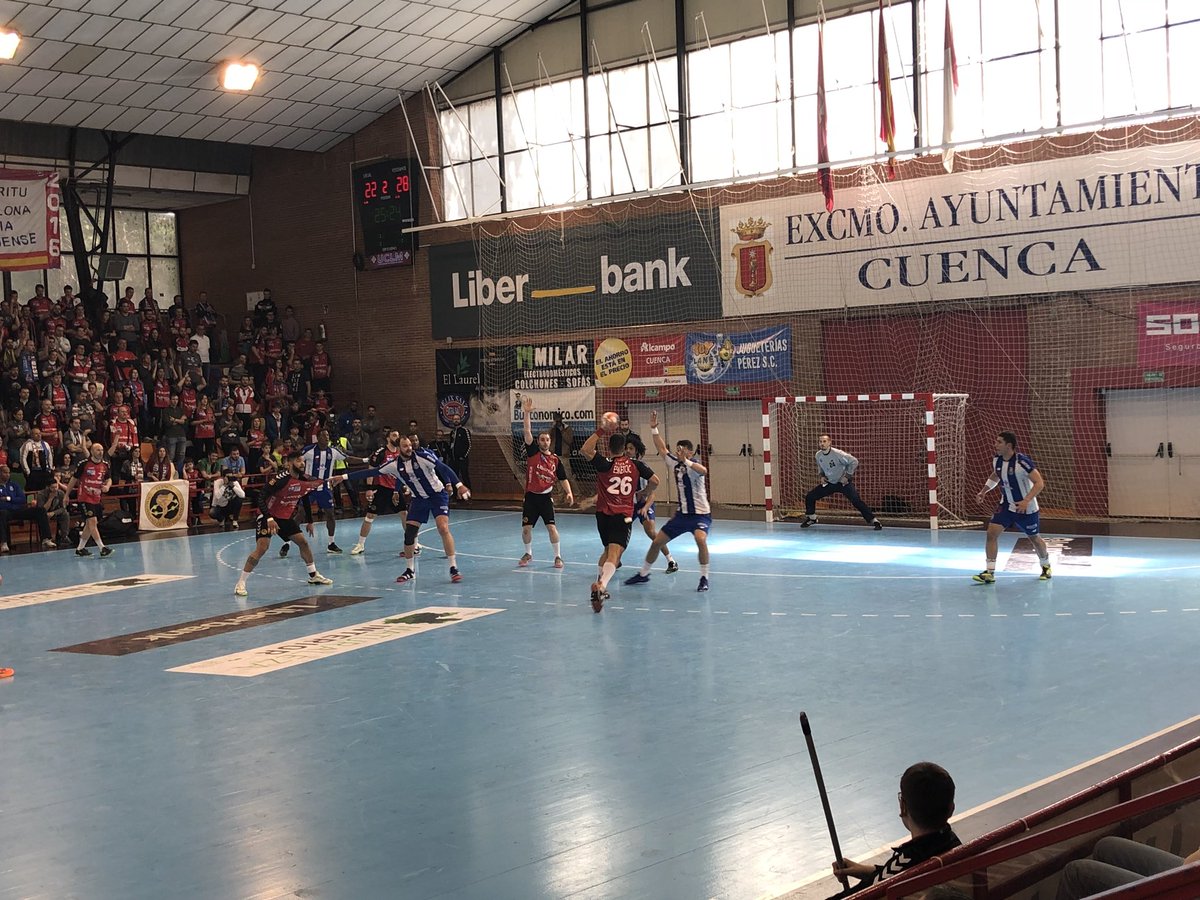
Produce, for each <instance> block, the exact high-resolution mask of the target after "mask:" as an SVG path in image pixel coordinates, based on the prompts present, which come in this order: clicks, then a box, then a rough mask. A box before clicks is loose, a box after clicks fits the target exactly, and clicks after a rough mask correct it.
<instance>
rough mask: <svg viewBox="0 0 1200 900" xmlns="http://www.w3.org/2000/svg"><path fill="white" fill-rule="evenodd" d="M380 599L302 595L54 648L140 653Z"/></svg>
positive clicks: (106, 653) (110, 653)
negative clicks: (203, 617) (296, 597)
mask: <svg viewBox="0 0 1200 900" xmlns="http://www.w3.org/2000/svg"><path fill="white" fill-rule="evenodd" d="M378 599H379V598H378V597H341V596H337V595H336V594H321V595H318V596H315V597H300V598H298V599H296V600H287V601H284V602H283V603H272V604H271V605H270V606H259V607H255V608H254V609H247V610H242V611H241V612H235V613H223V614H222V615H219V616H209V617H208V618H207V619H193V620H192V621H190V622H180V623H179V624H178V625H164V626H162V627H161V628H151V629H149V630H148V631H136V632H134V633H132V634H118V635H116V636H115V637H108V638H100V639H99V640H95V641H88V642H86V643H83V644H73V645H72V646H70V647H55V648H54V652H55V653H94V654H96V655H98V656H125V655H126V654H128V653H140V652H141V651H142V650H153V649H154V648H155V647H170V646H171V645H172V644H182V643H184V642H185V641H194V640H197V639H199V638H206V637H212V636H213V635H217V634H227V633H228V632H230V631H241V630H242V629H243V628H253V627H255V626H256V625H269V624H270V623H272V622H279V621H282V620H285V619H295V618H299V617H300V616H311V615H313V614H314V613H319V612H326V611H328V610H331V609H341V608H342V607H343V606H353V605H354V604H356V603H366V602H367V601H369V600H378Z"/></svg>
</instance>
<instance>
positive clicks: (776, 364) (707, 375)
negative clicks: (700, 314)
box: [687, 325, 792, 384]
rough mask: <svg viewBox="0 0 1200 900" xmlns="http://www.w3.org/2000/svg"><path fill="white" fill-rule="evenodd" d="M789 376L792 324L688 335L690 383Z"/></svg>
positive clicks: (725, 382) (782, 379)
mask: <svg viewBox="0 0 1200 900" xmlns="http://www.w3.org/2000/svg"><path fill="white" fill-rule="evenodd" d="M791 377H792V327H791V326H790V325H784V326H782V327H779V328H762V329H759V330H758V331H745V332H732V333H729V334H723V333H721V332H713V333H709V332H692V333H689V334H688V336H687V378H688V383H689V384H733V383H738V384H745V383H747V382H759V381H787V380H789V379H790V378H791Z"/></svg>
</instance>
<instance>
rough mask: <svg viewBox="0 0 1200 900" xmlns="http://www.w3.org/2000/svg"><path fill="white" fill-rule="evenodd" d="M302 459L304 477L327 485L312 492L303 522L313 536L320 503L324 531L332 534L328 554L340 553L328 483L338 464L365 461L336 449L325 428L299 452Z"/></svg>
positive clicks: (306, 501) (306, 504) (305, 503)
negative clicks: (316, 512) (314, 512)
mask: <svg viewBox="0 0 1200 900" xmlns="http://www.w3.org/2000/svg"><path fill="white" fill-rule="evenodd" d="M300 457H301V459H303V460H304V474H305V475H307V476H308V477H309V478H318V479H320V480H321V481H324V482H327V483H326V485H325V487H323V488H321V489H320V490H317V491H313V492H312V493H311V494H309V495H307V496H306V497H305V498H304V521H305V529H306V530H307V531H308V534H309V536H310V537H311V536H312V535H313V534H314V533H315V532H316V528H315V526H314V525H313V515H312V504H313V503H316V504H317V509H319V510H321V511H322V512H324V513H325V530H326V531H327V532H329V546H328V547H327V548H326V550H327V551H328V552H329V553H341V552H342V548H341V547H339V546H338V545H337V544H336V543H335V542H334V540H333V536H334V532H335V531H336V529H337V520H336V519H335V518H334V515H333V512H334V510H333V493H332V492H331V491H330V490H329V485H328V481H329V479H330V478H332V477H333V466H334V463H336V462H339V461H340V462H347V461H349V462H356V463H358V462H366V460H365V459H362V458H360V457H357V456H347V455H346V454H345V453H343V452H342V451H341V450H340V449H338V448H337V447H334V446H333V445H332V444H331V443H330V442H329V431H328V429H322V430H321V431H320V432H318V434H317V442H316V443H315V444H309V445H308V446H306V447H305V448H304V449H303V450H301V451H300Z"/></svg>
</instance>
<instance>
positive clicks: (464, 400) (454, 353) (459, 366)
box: [435, 349, 481, 428]
mask: <svg viewBox="0 0 1200 900" xmlns="http://www.w3.org/2000/svg"><path fill="white" fill-rule="evenodd" d="M435 356H436V364H435V370H436V372H437V396H438V420H439V421H440V422H441V424H442V425H443V426H444V427H446V428H453V427H454V425H455V424H456V423H461V424H464V425H466V424H470V425H472V426H474V423H473V422H471V421H470V420H471V405H472V404H471V398H472V395H474V394H475V393H476V392H477V391H478V390H479V386H480V381H481V379H480V369H479V364H480V362H479V361H480V353H479V351H478V350H475V349H467V350H438V351H436V352H435Z"/></svg>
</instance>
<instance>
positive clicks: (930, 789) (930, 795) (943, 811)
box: [833, 762, 962, 897]
mask: <svg viewBox="0 0 1200 900" xmlns="http://www.w3.org/2000/svg"><path fill="white" fill-rule="evenodd" d="M897 800H899V802H900V821H901V822H903V823H904V827H906V828H907V829H908V833H909V834H910V835H911V837H910V839H909V840H907V841H905V842H904V843H903V844H901V845H900V846H899V847H894V848H893V849H892V855H891V856H890V857H888V859H887V861H886V862H884V863H883V864H882V865H878V866H871V865H864V864H863V863H857V862H854V861H853V860H850V859H841V860H838V861H837V862H835V863H834V864H833V874H834V875H836V876H838V877H839V878H841V877H843V876H848V877H852V878H858V879H859V882H858V884H856V885H853V886H852V887H850V888H849V889H848V890H845V891H842V892H841V893H840V894H837V895H836V896H838V897H845V896H848V895H850V894H853V893H856V892H858V891H861V890H862V889H863V888H866V887H870V886H871V885H873V884H877V883H878V882H880V881H883V880H884V879H885V878H891V877H892V876H893V875H896V874H898V873H900V872H903V871H904V870H905V869H911V868H912V867H913V866H915V865H917V864H918V863H923V862H925V860H927V859H932V858H933V857H935V856H940V855H941V854H943V853H945V852H947V851H948V850H952V849H954V848H955V847H957V846H959V845H960V844H961V843H962V841H960V840H959V839H958V835H956V834H955V833H954V829H952V828H951V827H950V817H951V816H952V815H954V779H953V778H951V777H950V773H949V772H947V771H946V770H945V769H943V768H942V767H941V766H939V765H936V764H935V763H931V762H919V763H915V764H913V765H911V766H909V767H908V769H906V770H905V772H904V774H903V775H902V776H901V777H900V793H899V794H898V795H897Z"/></svg>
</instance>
